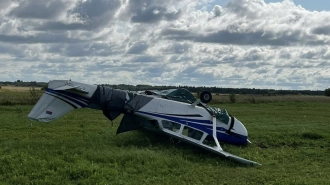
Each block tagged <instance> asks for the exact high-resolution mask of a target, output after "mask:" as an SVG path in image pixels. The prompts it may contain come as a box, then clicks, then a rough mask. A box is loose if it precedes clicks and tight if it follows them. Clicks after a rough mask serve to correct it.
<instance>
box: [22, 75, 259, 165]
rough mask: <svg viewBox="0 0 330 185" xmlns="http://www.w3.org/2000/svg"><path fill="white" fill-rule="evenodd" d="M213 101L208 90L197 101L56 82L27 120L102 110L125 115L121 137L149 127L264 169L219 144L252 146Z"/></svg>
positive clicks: (175, 94) (169, 93) (181, 92)
mask: <svg viewBox="0 0 330 185" xmlns="http://www.w3.org/2000/svg"><path fill="white" fill-rule="evenodd" d="M211 100H212V94H211V93H210V92H208V91H203V92H202V93H201V94H200V100H197V99H196V98H195V97H194V96H193V95H192V94H191V93H190V92H189V91H188V90H186V89H183V88H179V89H169V90H163V91H150V90H147V91H139V92H131V91H125V90H119V89H114V88H111V87H108V86H103V85H90V84H84V83H80V82H75V81H71V80H51V81H49V83H48V88H47V89H46V90H45V92H44V94H43V95H42V96H41V98H40V99H39V100H38V102H37V103H36V105H35V106H34V107H33V109H32V110H31V112H30V113H29V114H28V118H29V119H32V120H37V121H40V122H50V121H53V120H56V119H58V118H59V117H61V116H63V115H65V114H66V113H68V112H70V111H72V110H74V109H80V108H85V107H87V108H91V109H98V110H102V111H103V114H104V115H105V116H106V117H107V118H108V119H109V120H111V121H112V120H114V119H116V118H117V117H118V116H119V115H120V114H124V116H123V118H122V120H121V122H120V125H119V127H118V129H117V134H119V133H122V132H126V131H131V130H136V129H139V128H145V129H148V130H151V131H155V132H159V133H163V134H166V135H169V136H170V137H173V138H177V139H179V140H180V141H184V142H187V143H191V144H193V145H195V146H198V147H200V148H203V149H206V150H209V151H211V152H214V153H216V154H219V155H221V156H224V157H227V158H229V159H231V160H233V161H236V162H239V163H242V164H247V165H260V164H259V163H257V162H255V161H251V160H248V159H244V158H242V157H239V156H236V155H233V154H231V153H228V152H225V151H224V150H223V149H222V147H221V146H220V142H225V143H230V144H235V145H247V144H248V143H250V141H249V140H248V133H247V130H246V128H245V126H244V125H243V124H242V123H241V122H240V121H239V120H238V119H236V118H235V117H233V116H231V115H229V114H228V112H227V111H226V109H219V108H215V107H210V106H208V105H207V103H209V102H210V101H211Z"/></svg>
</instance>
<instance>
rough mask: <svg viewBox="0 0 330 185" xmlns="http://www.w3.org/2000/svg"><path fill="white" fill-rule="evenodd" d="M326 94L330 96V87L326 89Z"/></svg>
mask: <svg viewBox="0 0 330 185" xmlns="http://www.w3.org/2000/svg"><path fill="white" fill-rule="evenodd" d="M324 95H325V96H330V88H328V89H326V90H324Z"/></svg>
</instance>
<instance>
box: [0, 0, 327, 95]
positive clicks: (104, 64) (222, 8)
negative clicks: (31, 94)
mask: <svg viewBox="0 0 330 185" xmlns="http://www.w3.org/2000/svg"><path fill="white" fill-rule="evenodd" d="M54 79H61V80H63V79H64V80H69V79H71V80H73V81H78V82H83V83H89V84H131V85H137V84H148V85H181V86H182V85H189V86H212V87H214V86H216V87H230V88H263V89H264V88H265V89H291V90H302V89H303V90H324V89H326V88H329V86H330V1H327V0H313V1H309V0H283V1H280V0H199V1H195V0H179V1H178V0H167V1H164V0H108V1H107V0H47V1H45V0H1V1H0V81H16V80H23V81H38V82H48V81H49V80H54Z"/></svg>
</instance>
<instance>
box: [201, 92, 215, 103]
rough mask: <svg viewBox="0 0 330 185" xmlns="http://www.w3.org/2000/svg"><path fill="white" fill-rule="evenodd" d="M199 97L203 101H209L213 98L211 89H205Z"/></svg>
mask: <svg viewBox="0 0 330 185" xmlns="http://www.w3.org/2000/svg"><path fill="white" fill-rule="evenodd" d="M199 99H200V100H201V102H203V103H209V102H210V101H211V100H212V94H211V93H210V92H209V91H203V92H202V93H201V95H200V97H199Z"/></svg>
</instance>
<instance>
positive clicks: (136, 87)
mask: <svg viewBox="0 0 330 185" xmlns="http://www.w3.org/2000/svg"><path fill="white" fill-rule="evenodd" d="M47 84H48V83H47V82H36V81H30V82H23V81H22V80H17V81H15V82H8V81H6V82H1V81H0V86H1V85H2V86H6V85H13V86H21V87H42V88H43V89H46V88H47ZM100 85H105V86H109V87H112V88H116V89H122V90H129V91H143V90H166V89H177V88H185V89H187V90H189V91H190V92H194V93H198V92H202V91H205V90H206V91H210V92H212V93H216V94H260V95H268V96H272V95H325V96H330V88H328V89H325V90H323V91H322V90H282V89H281V90H276V89H256V88H224V87H216V86H214V87H206V86H187V85H183V86H181V85H179V86H168V85H158V86H151V85H143V84H140V85H127V84H117V85H112V84H100Z"/></svg>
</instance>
